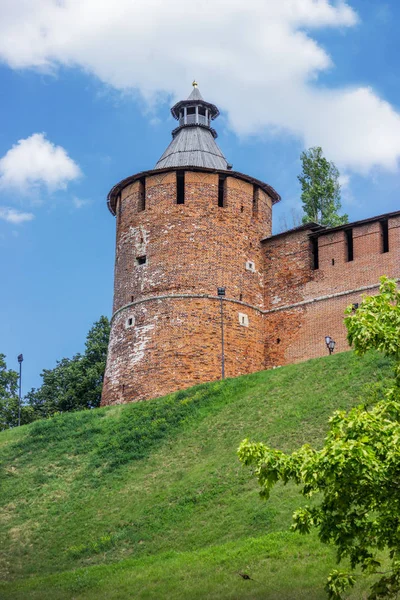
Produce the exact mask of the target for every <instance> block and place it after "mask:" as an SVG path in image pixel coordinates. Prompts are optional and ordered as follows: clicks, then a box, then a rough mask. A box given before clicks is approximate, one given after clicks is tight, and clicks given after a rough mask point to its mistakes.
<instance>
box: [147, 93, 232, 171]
mask: <svg viewBox="0 0 400 600" xmlns="http://www.w3.org/2000/svg"><path fill="white" fill-rule="evenodd" d="M194 89H197V88H194ZM193 91H194V90H193ZM184 166H191V167H206V168H208V169H227V168H228V163H227V161H226V158H225V156H224V155H223V154H222V152H221V150H220V149H219V147H218V145H217V144H216V142H215V139H214V136H213V134H212V132H211V131H210V128H209V127H204V126H203V127H200V126H198V125H195V126H183V127H181V128H180V130H179V131H178V132H177V133H176V135H175V137H174V138H173V140H172V142H171V143H170V145H169V146H168V148H167V149H166V150H165V152H164V154H163V155H162V156H161V158H160V160H159V161H158V162H157V164H156V169H162V168H163V167H184Z"/></svg>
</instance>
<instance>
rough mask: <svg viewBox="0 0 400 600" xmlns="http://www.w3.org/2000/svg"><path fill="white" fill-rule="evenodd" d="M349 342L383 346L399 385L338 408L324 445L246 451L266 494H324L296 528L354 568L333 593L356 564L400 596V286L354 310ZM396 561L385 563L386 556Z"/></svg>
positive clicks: (331, 592)
mask: <svg viewBox="0 0 400 600" xmlns="http://www.w3.org/2000/svg"><path fill="white" fill-rule="evenodd" d="M346 315H347V316H346V318H345V323H346V326H347V329H348V340H349V342H350V343H351V344H352V345H353V347H354V349H355V351H356V352H357V353H358V354H360V355H362V354H364V353H365V352H367V351H368V350H370V349H378V350H380V351H381V352H383V353H384V354H385V355H387V356H390V357H392V358H393V359H394V361H395V369H396V371H395V374H396V379H395V385H394V386H393V387H392V388H390V389H389V390H388V391H387V393H386V395H385V396H384V397H383V398H380V399H379V400H378V401H377V402H376V403H375V404H373V405H371V402H369V403H366V404H365V405H361V406H358V407H356V408H354V409H352V410H350V411H349V412H347V413H346V412H345V411H338V412H335V413H334V414H333V416H332V417H331V418H330V421H329V432H328V435H327V436H326V438H325V441H324V445H323V447H322V449H320V450H317V449H315V448H312V447H311V446H309V445H305V446H302V447H301V448H300V449H299V450H297V451H295V452H293V453H292V454H289V455H288V454H285V453H283V452H280V451H279V450H274V449H272V448H269V447H268V446H266V445H264V444H262V443H254V442H250V441H248V440H244V441H243V442H242V443H241V445H240V447H239V450H238V453H239V458H240V460H241V461H242V462H243V463H244V464H245V465H251V466H253V468H254V473H255V476H256V477H257V479H258V481H259V483H260V485H261V492H260V494H261V496H262V497H263V498H265V499H267V498H268V496H269V494H270V490H271V489H272V487H273V486H274V485H275V484H276V483H277V482H278V481H282V482H283V483H287V482H288V481H290V480H292V481H294V482H295V483H296V484H298V485H301V486H302V488H301V492H302V494H303V496H305V497H306V498H308V499H310V498H312V497H313V496H315V495H317V498H318V497H319V498H321V501H320V503H319V504H315V505H313V506H309V505H306V506H304V507H303V508H300V509H299V510H297V511H296V512H295V513H294V515H293V525H292V528H293V529H294V530H295V531H299V532H300V533H309V532H310V530H311V529H312V528H315V529H316V530H317V532H318V535H319V538H320V540H321V541H322V542H325V543H333V544H334V546H335V547H336V551H337V559H338V562H340V561H341V560H342V559H344V558H347V559H349V562H350V567H351V571H350V572H340V571H338V570H335V571H333V572H332V573H331V574H330V575H329V577H328V581H327V584H326V590H327V592H328V596H329V598H331V599H333V600H339V599H340V598H342V594H343V592H344V591H345V590H346V589H347V587H348V586H351V585H354V583H355V575H354V569H355V568H356V567H357V566H359V567H361V570H362V571H363V572H367V573H374V574H375V575H376V576H377V579H376V582H375V583H374V584H373V585H372V586H371V588H370V595H369V599H370V600H377V599H378V598H397V595H398V594H399V593H400V493H399V489H400V386H399V368H400V293H399V292H398V291H397V289H396V283H395V282H394V281H392V280H389V279H387V278H386V277H383V278H381V285H380V293H379V294H378V295H377V296H369V297H364V299H363V302H362V303H361V305H360V307H359V308H358V309H357V310H356V311H354V310H353V307H349V308H348V309H347V310H346ZM385 552H386V553H387V555H388V557H389V558H388V559H384V560H383V562H385V560H389V562H390V564H389V566H385V567H381V563H382V554H383V555H384V554H385Z"/></svg>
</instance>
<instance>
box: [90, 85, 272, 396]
mask: <svg viewBox="0 0 400 600" xmlns="http://www.w3.org/2000/svg"><path fill="white" fill-rule="evenodd" d="M171 111H172V115H173V117H174V118H175V119H176V120H177V121H178V126H177V128H176V129H174V131H173V132H172V141H171V143H170V145H169V146H168V148H167V149H166V151H165V152H164V154H163V155H162V156H161V158H160V160H159V161H158V162H157V164H156V166H155V168H154V169H152V170H150V171H146V172H142V173H138V174H137V175H133V176H131V177H128V178H127V179H124V180H123V181H121V182H120V183H118V184H117V185H116V186H114V187H113V189H112V190H111V192H110V193H109V195H108V207H109V209H110V211H111V213H112V214H113V215H115V216H116V222H117V232H116V257H115V282H114V306H113V316H112V326H111V336H110V343H109V352H108V359H107V368H106V373H105V379H104V388H103V398H102V404H103V405H106V404H115V403H124V402H134V401H138V400H144V399H148V398H151V397H155V396H160V395H163V394H166V393H169V392H172V391H175V390H178V389H181V388H185V387H188V386H191V385H194V384H197V383H201V382H205V381H211V380H215V379H219V378H220V377H221V369H222V355H224V361H225V376H226V377H234V376H237V375H241V374H244V373H250V372H254V371H258V370H261V369H263V368H264V365H265V348H264V344H265V340H264V338H265V336H264V330H263V313H262V309H263V307H264V264H263V262H264V258H263V256H264V254H263V249H262V243H261V240H262V239H263V238H265V237H267V236H270V235H271V209H272V205H273V204H274V203H275V202H278V201H279V200H280V197H279V195H278V194H277V193H276V191H275V190H274V189H273V188H272V187H270V186H269V185H267V184H265V183H263V182H261V181H258V180H256V179H253V178H252V177H249V176H247V175H243V174H242V173H238V172H236V171H233V170H232V166H231V165H229V164H228V163H227V161H226V159H225V157H224V155H223V154H222V152H221V150H220V149H219V147H218V145H217V143H216V141H215V140H216V137H217V133H216V132H215V130H214V129H213V128H212V127H211V121H213V120H214V119H215V118H216V117H218V114H219V111H218V108H217V107H216V106H215V105H213V104H210V103H209V102H206V101H205V100H203V97H202V95H201V94H200V91H199V89H198V87H197V84H196V83H195V82H194V83H193V91H192V93H191V94H190V96H189V98H188V99H187V100H183V101H180V102H178V103H177V104H175V106H173V107H172V109H171ZM219 287H220V288H225V296H224V297H223V299H222V300H221V298H220V297H218V292H217V290H218V288H219ZM221 310H222V312H223V333H224V353H222V339H221V337H222V323H221Z"/></svg>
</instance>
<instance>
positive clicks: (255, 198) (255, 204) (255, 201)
mask: <svg viewBox="0 0 400 600" xmlns="http://www.w3.org/2000/svg"><path fill="white" fill-rule="evenodd" d="M257 210H258V187H257V186H256V185H253V215H254V214H255V213H256V212H257Z"/></svg>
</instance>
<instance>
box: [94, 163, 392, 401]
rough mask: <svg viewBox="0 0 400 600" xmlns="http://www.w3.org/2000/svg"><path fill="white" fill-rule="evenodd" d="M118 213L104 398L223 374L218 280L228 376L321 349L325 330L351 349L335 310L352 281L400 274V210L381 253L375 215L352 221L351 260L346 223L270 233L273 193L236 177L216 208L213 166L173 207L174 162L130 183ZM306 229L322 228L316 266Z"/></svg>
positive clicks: (191, 181) (194, 177) (348, 299)
mask: <svg viewBox="0 0 400 600" xmlns="http://www.w3.org/2000/svg"><path fill="white" fill-rule="evenodd" d="M144 201H145V207H144ZM143 207H144V210H143ZM115 212H116V220H117V236H116V258H115V286H114V315H113V318H112V328H111V337H110V344H109V353H108V359H107V368H106V373H105V379H104V388H103V399H102V404H103V405H105V404H115V403H124V402H132V401H138V400H143V399H148V398H151V397H155V396H160V395H163V394H166V393H169V392H172V391H176V390H178V389H182V388H185V387H188V386H191V385H195V384H197V383H201V382H205V381H212V380H215V379H218V378H220V376H221V313H220V308H221V303H220V300H219V299H218V297H217V287H220V286H222V287H225V288H226V297H225V299H224V300H223V313H224V333H225V374H226V376H227V377H235V376H237V375H241V374H244V373H251V372H254V371H258V370H261V369H264V368H270V367H273V366H278V365H284V364H287V363H291V362H298V361H302V360H305V359H308V358H312V357H317V356H321V355H324V354H325V353H326V347H325V342H324V336H325V335H331V336H332V337H333V338H334V339H335V341H336V342H337V346H336V348H337V351H343V350H347V349H348V346H347V343H346V337H345V329H344V326H343V311H344V309H345V307H346V306H347V305H348V304H351V303H353V302H359V301H360V299H361V292H360V291H358V292H357V291H352V290H358V289H359V288H362V287H365V286H371V285H375V284H376V283H377V282H378V279H379V277H380V276H381V275H383V274H386V275H388V276H390V277H395V278H398V277H400V266H399V264H400V261H399V257H400V216H399V215H397V216H396V215H395V216H392V218H390V219H389V252H386V253H383V252H382V229H381V225H380V222H379V220H375V221H373V220H372V221H371V222H368V223H364V224H363V223H360V224H354V226H353V228H352V229H353V247H354V258H353V260H352V261H350V262H349V261H348V260H347V258H348V250H347V241H346V240H347V238H346V234H345V232H344V230H343V229H333V230H330V231H319V232H318V233H315V232H314V233H313V232H312V229H300V230H297V231H296V230H294V231H293V232H287V233H286V234H283V235H277V236H271V226H272V199H271V197H270V196H269V195H268V194H267V193H266V192H265V191H264V190H263V189H261V188H260V187H259V186H257V185H253V184H251V183H249V181H247V180H244V179H241V178H240V177H238V176H237V174H236V176H229V175H228V176H227V178H226V180H225V183H224V206H223V207H222V206H218V174H215V173H210V172H202V171H200V170H196V171H190V170H189V171H185V199H184V204H177V189H176V172H175V171H174V170H171V171H167V172H162V173H159V172H154V174H151V173H150V174H147V175H146V176H145V177H144V178H138V179H137V180H136V181H133V182H132V183H129V184H128V185H126V186H125V187H124V188H123V189H122V190H121V192H120V194H119V196H118V198H117V201H116V208H115ZM310 236H311V237H312V236H317V237H318V247H319V268H318V269H315V268H313V246H312V242H311V237H310ZM144 257H145V260H146V262H144ZM140 263H143V264H140ZM249 263H253V265H254V269H253V268H252V266H253V265H249ZM374 292H376V288H373V289H372V290H371V291H370V292H369V293H374ZM293 305H294V306H293ZM243 315H244V316H245V319H244V321H245V322H246V324H245V325H243V324H241V322H240V319H242V321H243ZM247 319H248V324H247Z"/></svg>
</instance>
